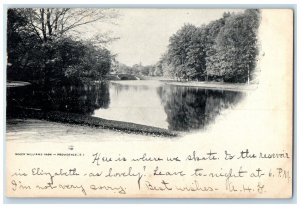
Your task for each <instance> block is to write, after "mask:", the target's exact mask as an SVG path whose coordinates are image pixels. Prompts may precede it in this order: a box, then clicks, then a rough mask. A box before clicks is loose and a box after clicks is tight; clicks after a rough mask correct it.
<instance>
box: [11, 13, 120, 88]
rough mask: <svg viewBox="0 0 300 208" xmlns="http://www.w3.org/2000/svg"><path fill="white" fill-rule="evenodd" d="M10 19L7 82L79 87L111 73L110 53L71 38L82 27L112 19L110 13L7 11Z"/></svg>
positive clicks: (89, 43) (91, 44)
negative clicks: (20, 81) (62, 84)
mask: <svg viewBox="0 0 300 208" xmlns="http://www.w3.org/2000/svg"><path fill="white" fill-rule="evenodd" d="M7 15H8V18H7V19H8V23H7V54H8V69H7V77H8V80H22V81H29V82H36V83H40V84H57V83H61V82H70V83H80V82H85V81H92V80H101V79H103V78H104V75H106V74H107V73H108V72H109V70H110V68H111V60H112V55H111V54H110V52H109V51H108V50H107V49H105V48H104V47H101V45H100V46H99V44H96V43H92V42H91V41H83V40H77V39H76V38H74V37H73V36H72V35H70V34H71V33H72V31H73V30H74V29H75V28H77V27H79V26H80V25H83V24H88V23H90V22H95V21H101V20H103V21H107V20H108V19H109V20H111V19H113V18H114V17H115V16H114V15H113V14H111V13H109V12H108V11H107V10H89V9H82V10H81V9H50V8H47V9H43V8H40V9H8V11H7ZM74 15H75V16H74ZM91 15H92V16H91ZM89 16H90V17H92V19H91V18H88V17H89Z"/></svg>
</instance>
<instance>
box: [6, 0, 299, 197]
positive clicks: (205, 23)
mask: <svg viewBox="0 0 300 208" xmlns="http://www.w3.org/2000/svg"><path fill="white" fill-rule="evenodd" d="M6 13H7V14H6V16H7V27H6V33H7V38H6V39H7V68H6V74H7V80H6V164H5V165H6V173H5V174H6V196H8V197H99V198H104V197H110V198H141V197H142V198H291V197H292V196H293V171H292V170H293V157H294V155H293V15H294V13H293V10H292V9H255V8H253V9H228V8H227V9H200V8H193V9H192V8H190V9H178V8H177V9H172V8H169V9H167V8H155V9H154V8H51V7H48V8H41V7H39V6H37V7H35V8H13V7H10V8H7V10H6Z"/></svg>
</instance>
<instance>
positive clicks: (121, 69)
mask: <svg viewBox="0 0 300 208" xmlns="http://www.w3.org/2000/svg"><path fill="white" fill-rule="evenodd" d="M112 71H113V73H118V74H131V75H140V76H162V75H163V72H162V69H161V68H158V67H157V66H156V65H146V66H143V65H142V64H134V65H133V66H127V65H125V64H123V63H119V62H117V61H115V62H114V63H113V66H112Z"/></svg>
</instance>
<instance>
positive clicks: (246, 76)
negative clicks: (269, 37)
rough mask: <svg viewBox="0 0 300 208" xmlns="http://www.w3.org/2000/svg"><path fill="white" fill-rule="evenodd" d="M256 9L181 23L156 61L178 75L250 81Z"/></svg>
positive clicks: (198, 78)
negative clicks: (204, 22) (196, 22)
mask: <svg viewBox="0 0 300 208" xmlns="http://www.w3.org/2000/svg"><path fill="white" fill-rule="evenodd" d="M259 20H260V14H259V10H255V9H248V10H245V11H244V12H243V13H237V14H230V13H224V14H223V17H222V18H220V19H218V20H215V21H212V22H210V23H209V24H208V25H203V26H201V27H195V26H193V25H191V24H186V25H184V26H183V27H182V28H181V29H180V30H179V31H177V32H176V34H174V35H173V36H171V37H170V40H169V46H168V50H167V53H166V54H164V55H163V56H162V58H161V59H160V60H159V62H158V63H157V65H158V66H160V67H161V69H162V70H163V75H165V76H170V77H176V78H181V79H186V80H189V79H194V80H216V81H225V82H241V83H245V82H249V81H250V80H251V79H252V78H253V72H254V69H255V64H256V61H257V59H256V56H257V54H258V49H257V30H258V26H259Z"/></svg>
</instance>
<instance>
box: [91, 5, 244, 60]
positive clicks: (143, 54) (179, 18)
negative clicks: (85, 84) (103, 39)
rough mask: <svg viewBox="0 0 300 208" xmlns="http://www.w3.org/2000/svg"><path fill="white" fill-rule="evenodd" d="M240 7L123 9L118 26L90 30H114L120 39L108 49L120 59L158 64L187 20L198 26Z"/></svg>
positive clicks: (96, 26) (98, 24)
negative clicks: (219, 8)
mask: <svg viewBox="0 0 300 208" xmlns="http://www.w3.org/2000/svg"><path fill="white" fill-rule="evenodd" d="M227 11H230V12H239V11H240V10H232V9H231V10H224V9H222V10H216V9H214V10H212V9H120V10H119V13H120V17H119V18H118V19H117V25H111V24H101V23H96V24H93V25H92V26H90V28H89V31H92V30H93V32H105V31H108V30H110V31H112V33H113V35H114V36H117V37H119V38H120V39H119V40H117V41H114V42H113V43H111V44H110V45H109V46H108V48H109V49H110V50H111V51H112V52H113V53H115V54H117V60H118V61H119V62H121V63H124V64H126V65H128V66H132V65H133V64H137V63H140V62H141V63H142V65H149V64H155V63H156V62H157V61H158V60H159V58H160V56H161V55H162V54H163V53H164V52H165V51H166V49H167V46H168V43H169V37H170V36H171V35H172V34H174V33H175V32H176V31H177V30H178V29H180V28H181V27H182V26H183V25H184V24H185V23H191V24H194V25H195V26H201V25H202V24H207V23H209V22H210V21H212V20H216V19H219V18H220V17H222V15H223V13H224V12H227Z"/></svg>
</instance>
